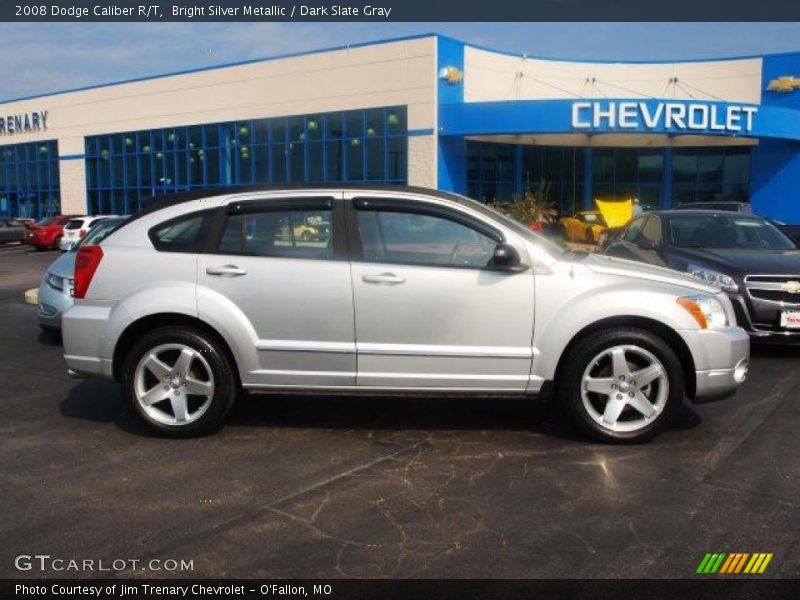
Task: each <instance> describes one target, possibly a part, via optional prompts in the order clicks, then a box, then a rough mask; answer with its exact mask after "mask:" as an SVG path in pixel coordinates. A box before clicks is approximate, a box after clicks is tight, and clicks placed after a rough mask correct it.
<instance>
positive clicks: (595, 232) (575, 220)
mask: <svg viewBox="0 0 800 600" xmlns="http://www.w3.org/2000/svg"><path fill="white" fill-rule="evenodd" d="M561 226H562V227H563V228H564V237H566V239H567V241H568V242H581V243H586V244H595V243H597V240H599V239H600V234H601V233H603V232H604V231H605V230H606V227H607V226H606V222H605V220H604V219H603V215H602V214H601V213H600V211H599V210H583V211H581V212H579V213H575V214H574V215H572V216H571V217H564V218H563V219H561Z"/></svg>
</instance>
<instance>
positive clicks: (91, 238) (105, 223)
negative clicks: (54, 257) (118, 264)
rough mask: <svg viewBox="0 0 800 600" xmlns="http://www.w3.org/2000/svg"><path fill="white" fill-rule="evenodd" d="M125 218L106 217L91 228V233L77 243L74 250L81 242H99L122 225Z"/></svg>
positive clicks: (73, 248) (73, 249)
mask: <svg viewBox="0 0 800 600" xmlns="http://www.w3.org/2000/svg"><path fill="white" fill-rule="evenodd" d="M124 220H125V219H104V220H102V221H100V222H99V223H97V224H96V225H95V226H94V227H92V228H91V229H90V230H89V233H87V234H86V235H85V236H84V237H83V238H82V239H81V240H80V241H79V242H78V243H77V244H75V245H74V246H73V247H72V251H73V252H74V251H75V250H76V249H77V248H78V246H80V245H81V244H95V245H97V244H99V243H100V242H102V241H103V240H104V239H106V238H107V237H108V236H109V234H111V232H113V231H114V230H115V229H116V228H117V227H119V226H120V225H122V222H123V221H124Z"/></svg>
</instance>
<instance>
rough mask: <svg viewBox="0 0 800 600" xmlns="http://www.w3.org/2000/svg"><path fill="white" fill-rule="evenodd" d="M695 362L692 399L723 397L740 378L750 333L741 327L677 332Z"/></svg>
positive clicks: (746, 362) (747, 358)
mask: <svg viewBox="0 0 800 600" xmlns="http://www.w3.org/2000/svg"><path fill="white" fill-rule="evenodd" d="M680 334H681V337H683V339H684V341H685V342H686V345H687V346H688V347H689V351H690V352H691V353H692V358H693V360H694V365H695V397H694V398H693V400H694V401H695V402H708V401H711V400H717V399H721V398H725V397H727V396H730V395H732V394H733V393H734V392H736V389H737V388H738V387H739V386H740V385H741V384H742V383H743V382H744V380H745V378H746V376H747V369H748V365H749V361H750V336H749V335H748V334H747V332H746V331H745V330H744V329H742V328H741V327H732V328H730V329H725V330H710V329H702V330H691V331H689V330H684V331H681V332H680Z"/></svg>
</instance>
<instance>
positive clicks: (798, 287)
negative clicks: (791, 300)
mask: <svg viewBox="0 0 800 600" xmlns="http://www.w3.org/2000/svg"><path fill="white" fill-rule="evenodd" d="M783 289H784V290H785V291H787V292H789V293H790V294H800V281H787V282H786V283H784V284H783Z"/></svg>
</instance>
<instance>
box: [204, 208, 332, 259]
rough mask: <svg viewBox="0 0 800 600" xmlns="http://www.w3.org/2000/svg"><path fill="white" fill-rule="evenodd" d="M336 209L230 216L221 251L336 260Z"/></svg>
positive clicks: (248, 213)
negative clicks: (333, 210) (334, 254)
mask: <svg viewBox="0 0 800 600" xmlns="http://www.w3.org/2000/svg"><path fill="white" fill-rule="evenodd" d="M332 216H333V215H332V210H331V209H330V208H308V209H306V208H298V209H297V210H292V209H287V208H285V207H282V208H279V209H275V210H270V209H266V210H257V211H247V212H242V213H239V214H231V215H228V216H227V222H226V224H225V229H224V231H223V234H222V239H221V240H220V243H219V246H218V248H217V252H218V253H220V254H245V255H250V256H279V257H286V258H307V259H317V260H320V259H321V260H325V259H330V258H332V257H333V227H332Z"/></svg>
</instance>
